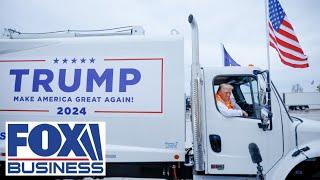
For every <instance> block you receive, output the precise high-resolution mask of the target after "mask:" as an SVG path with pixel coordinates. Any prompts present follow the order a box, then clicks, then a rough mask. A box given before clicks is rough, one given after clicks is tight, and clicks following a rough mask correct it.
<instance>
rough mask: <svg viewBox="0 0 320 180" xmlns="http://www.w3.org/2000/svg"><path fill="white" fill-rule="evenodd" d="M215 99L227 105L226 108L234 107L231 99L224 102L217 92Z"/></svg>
mask: <svg viewBox="0 0 320 180" xmlns="http://www.w3.org/2000/svg"><path fill="white" fill-rule="evenodd" d="M216 100H217V101H220V102H222V103H223V104H224V105H226V106H227V108H228V109H234V106H233V104H232V102H231V100H229V101H227V102H225V101H224V100H223V99H222V98H221V97H220V95H219V94H216Z"/></svg>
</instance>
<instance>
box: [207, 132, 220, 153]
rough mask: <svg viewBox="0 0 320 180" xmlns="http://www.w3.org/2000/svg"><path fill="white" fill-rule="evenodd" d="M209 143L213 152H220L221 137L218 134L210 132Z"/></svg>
mask: <svg viewBox="0 0 320 180" xmlns="http://www.w3.org/2000/svg"><path fill="white" fill-rule="evenodd" d="M209 140H210V145H211V149H212V151H214V152H217V153H219V152H221V138H220V136H219V135H216V134H210V135H209Z"/></svg>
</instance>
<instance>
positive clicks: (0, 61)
mask: <svg viewBox="0 0 320 180" xmlns="http://www.w3.org/2000/svg"><path fill="white" fill-rule="evenodd" d="M45 61H46V60H0V63H2V62H45Z"/></svg>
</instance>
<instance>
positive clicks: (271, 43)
mask: <svg viewBox="0 0 320 180" xmlns="http://www.w3.org/2000/svg"><path fill="white" fill-rule="evenodd" d="M270 46H271V47H273V48H275V49H276V50H277V48H276V46H275V45H274V44H273V42H271V41H270Z"/></svg>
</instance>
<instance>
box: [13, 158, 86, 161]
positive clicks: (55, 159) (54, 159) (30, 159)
mask: <svg viewBox="0 0 320 180" xmlns="http://www.w3.org/2000/svg"><path fill="white" fill-rule="evenodd" d="M8 160H9V161H89V159H88V158H8Z"/></svg>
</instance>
